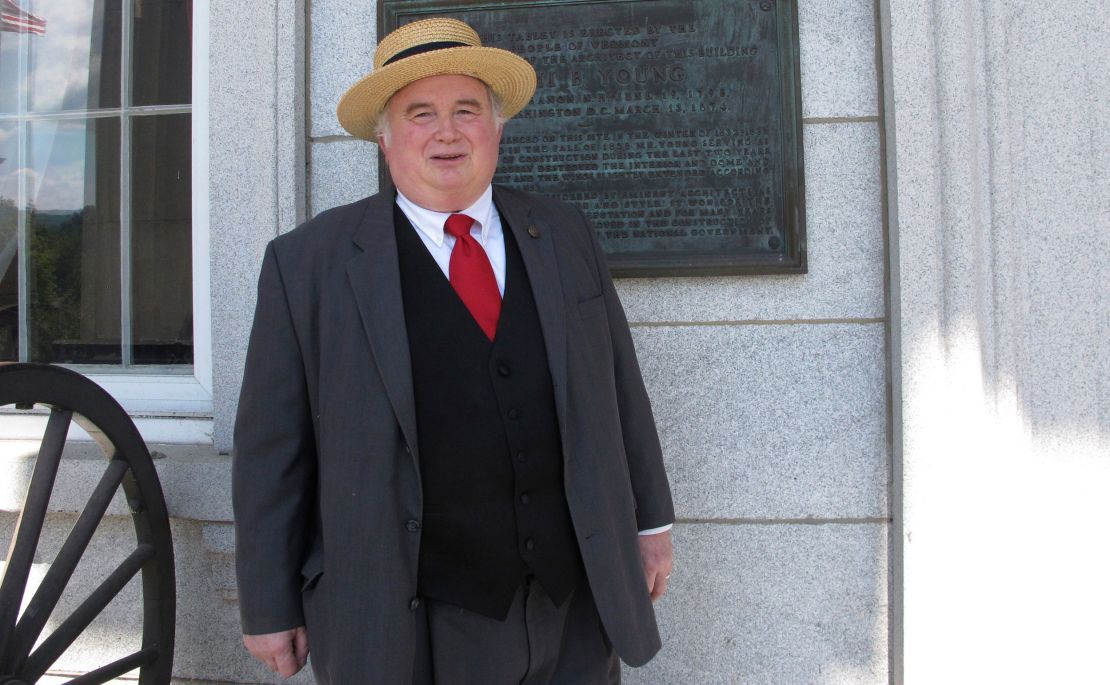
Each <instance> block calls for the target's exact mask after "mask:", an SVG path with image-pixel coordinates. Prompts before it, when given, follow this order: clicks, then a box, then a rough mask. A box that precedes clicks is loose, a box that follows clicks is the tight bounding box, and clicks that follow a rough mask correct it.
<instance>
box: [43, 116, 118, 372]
mask: <svg viewBox="0 0 1110 685" xmlns="http://www.w3.org/2000/svg"><path fill="white" fill-rule="evenodd" d="M29 130H30V136H29V143H30V144H29V146H28V147H29V155H28V157H29V161H30V163H31V172H32V173H31V175H30V176H31V181H32V182H31V183H30V184H29V186H30V187H29V188H28V197H29V205H28V212H27V220H28V224H29V240H28V257H29V259H28V264H27V268H28V281H27V289H28V309H29V311H28V323H29V331H28V360H29V361H34V362H51V363H66V364H119V363H120V362H121V347H120V249H119V244H120V223H119V216H120V214H119V194H120V178H119V171H120V170H119V146H120V126H119V120H118V119H115V118H110V119H87V120H84V121H62V122H58V121H35V122H32V123H31V124H30V125H29Z"/></svg>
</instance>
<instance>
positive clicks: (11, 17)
mask: <svg viewBox="0 0 1110 685" xmlns="http://www.w3.org/2000/svg"><path fill="white" fill-rule="evenodd" d="M0 8H2V9H0V31H9V32H12V33H30V34H33V35H36V36H45V35H46V20H45V19H43V18H42V17H37V16H35V15H33V14H31V13H30V12H28V11H26V10H24V9H23V8H22V7H20V6H19V5H17V4H16V3H15V0H0Z"/></svg>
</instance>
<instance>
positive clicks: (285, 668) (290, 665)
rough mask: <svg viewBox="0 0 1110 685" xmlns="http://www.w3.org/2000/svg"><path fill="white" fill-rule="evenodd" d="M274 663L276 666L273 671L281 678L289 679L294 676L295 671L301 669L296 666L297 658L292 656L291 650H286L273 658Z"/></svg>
mask: <svg viewBox="0 0 1110 685" xmlns="http://www.w3.org/2000/svg"><path fill="white" fill-rule="evenodd" d="M274 662H275V663H274V665H275V666H276V668H274V670H275V671H277V672H278V674H279V675H280V676H281V677H282V678H289V677H290V676H293V675H296V673H297V671H299V670H301V667H300V666H298V665H297V657H296V656H294V655H293V650H292V649H287V650H285V651H283V652H281V653H280V654H278V655H277V656H276V657H275V658H274Z"/></svg>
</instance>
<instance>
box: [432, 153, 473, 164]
mask: <svg viewBox="0 0 1110 685" xmlns="http://www.w3.org/2000/svg"><path fill="white" fill-rule="evenodd" d="M464 157H466V155H465V154H463V153H461V152H456V153H444V154H440V155H432V159H433V160H435V161H437V162H457V161H459V160H460V159H463V158H464Z"/></svg>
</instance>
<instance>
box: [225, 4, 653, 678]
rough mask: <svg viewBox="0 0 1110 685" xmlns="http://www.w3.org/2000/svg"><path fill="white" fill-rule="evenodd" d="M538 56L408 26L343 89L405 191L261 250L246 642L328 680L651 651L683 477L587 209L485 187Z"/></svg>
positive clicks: (242, 441)
mask: <svg viewBox="0 0 1110 685" xmlns="http://www.w3.org/2000/svg"><path fill="white" fill-rule="evenodd" d="M534 89H535V72H534V71H533V69H532V67H531V66H530V65H529V64H528V63H527V62H525V61H524V60H523V59H521V58H520V57H518V56H517V55H514V54H512V53H510V52H506V51H503V50H496V49H493V48H486V47H482V46H481V41H480V40H479V38H478V36H477V34H476V33H475V32H474V31H473V29H471V28H470V27H469V26H467V25H466V24H464V23H462V22H458V21H455V20H450V19H429V20H424V21H419V22H415V23H412V24H409V25H407V26H404V27H402V28H400V29H398V30H396V31H395V32H393V33H392V34H390V35H389V36H387V37H385V38H384V39H383V40H382V41H381V43H380V45H379V46H378V49H377V52H376V54H375V59H374V72H373V73H372V74H370V75H369V76H367V77H365V78H364V79H362V80H361V81H359V82H358V83H356V84H355V85H354V86H353V87H352V88H351V89H350V90H349V91H348V92H347V94H346V95H344V97H343V99H342V100H341V101H340V104H339V111H338V114H339V119H340V122H341V123H342V124H343V126H344V127H345V128H346V129H347V130H348V131H350V132H351V133H352V134H354V135H356V136H359V137H362V138H366V139H376V140H377V141H378V144H379V145H380V147H381V150H382V152H383V154H384V156H385V159H386V162H387V164H388V166H389V170H390V175H391V176H392V178H393V182H394V184H395V185H396V190H395V191H394V190H388V191H385V192H382V193H379V194H378V195H375V196H373V197H370V198H367V199H365V200H362V201H360V202H356V203H354V204H351V205H347V206H345V207H339V208H336V209H333V210H331V211H328V212H325V213H323V214H321V215H320V216H318V217H317V218H315V219H313V220H312V221H309V222H308V223H307V224H305V225H304V226H301V227H300V228H298V229H297V230H295V231H292V232H291V233H289V234H286V235H283V236H281V237H279V238H277V239H275V240H274V241H273V242H272V243H271V244H270V246H269V247H268V249H267V251H266V256H265V259H264V261H263V266H262V274H261V276H260V279H259V294H258V305H257V308H256V313H255V322H254V328H253V331H252V333H251V341H250V348H249V351H248V355H247V365H246V372H245V376H244V381H243V389H242V393H241V397H240V403H239V414H238V417H237V421H236V429H235V448H236V454H235V461H234V471H233V476H234V483H233V491H234V505H235V518H236V533H237V548H238V552H237V554H238V560H237V564H238V574H239V592H240V607H241V613H242V622H243V631H244V642H245V644H246V646H247V648H248V649H249V650H250V652H251V653H252V654H253V655H254V656H255V657H257V658H258V659H259V660H260V661H262V662H263V663H264V664H266V665H267V666H269V667H270V668H271V669H273V670H274V671H276V672H278V673H280V674H281V675H282V676H290V675H292V674H293V673H295V672H296V671H298V670H299V669H300V668H301V667H303V666H304V664H305V663H306V659H307V655H308V651H309V646H310V645H311V649H312V655H313V658H312V665H313V670H314V672H315V674H316V678H317V681H318V682H321V683H336V684H342V685H353V684H356V683H387V684H390V685H392V684H394V683H431V682H437V683H440V684H441V685H442V684H444V683H446V684H449V685H450V684H454V683H483V684H486V683H488V684H491V685H497V684H499V683H520V682H524V683H565V684H574V685H578V684H590V683H616V682H619V680H620V671H619V664H618V662H617V658H616V657H617V655H619V656H620V657H621V658H623V659H624V661H626V662H627V663H629V664H631V665H641V664H643V663H645V662H647V661H648V660H649V659H650V658H651V657H652V656H653V655H654V654H655V652H656V651H658V649H659V647H660V640H659V634H658V630H657V628H656V625H655V617H654V613H653V609H652V604H651V602H652V600H653V599H658V598H659V597H660V596H662V594H663V593H664V592H665V591H666V587H667V579H668V578H669V575H670V569H671V542H670V532H669V528H670V525H671V524H672V522H673V520H674V511H673V506H672V504H671V497H670V491H669V487H668V484H667V478H666V474H665V472H664V470H663V463H662V455H661V452H660V449H659V441H658V437H657V435H656V432H655V426H654V423H653V419H652V415H651V408H650V406H649V403H648V398H647V394H646V392H645V391H644V387H643V382H642V380H641V378H640V371H639V368H638V365H637V362H636V358H635V351H634V349H633V345H632V340H631V336H630V334H629V330H628V325H627V323H626V321H625V318H624V313H623V311H622V309H621V306H620V302H619V301H618V299H617V296H616V293H615V291H614V289H613V284H612V282H611V280H610V278H609V274H608V271H607V268H606V266H605V260H604V255H603V254H602V251H601V247H600V245H599V244H598V242H597V238H596V236H595V234H594V231H593V229H592V228H591V227H590V226H589V224H588V223H587V222H586V220H585V219H584V218H583V217H582V215H581V213H580V212H578V210H576V209H574V208H572V207H570V206H568V205H565V204H562V203H559V202H555V201H552V200H547V199H542V198H538V197H534V196H530V195H526V194H524V193H520V192H516V191H512V190H510V189H506V188H501V187H497V188H493V187H492V186H491V180H492V178H493V173H494V169H495V167H496V164H497V150H498V144H499V141H500V139H501V130H502V124H503V122H504V120H505V119H507V118H510V117H512V116H513V115H514V114H516V113H517V112H518V111H519V110H520V109H521V108H523V107H524V105H525V104H527V102H528V100H530V99H531V97H532V94H533V92H534Z"/></svg>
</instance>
